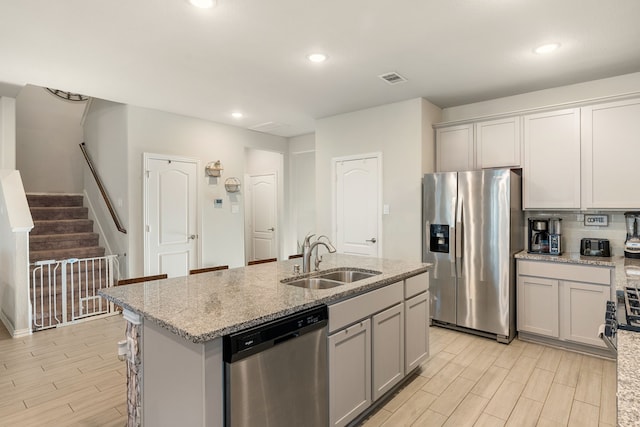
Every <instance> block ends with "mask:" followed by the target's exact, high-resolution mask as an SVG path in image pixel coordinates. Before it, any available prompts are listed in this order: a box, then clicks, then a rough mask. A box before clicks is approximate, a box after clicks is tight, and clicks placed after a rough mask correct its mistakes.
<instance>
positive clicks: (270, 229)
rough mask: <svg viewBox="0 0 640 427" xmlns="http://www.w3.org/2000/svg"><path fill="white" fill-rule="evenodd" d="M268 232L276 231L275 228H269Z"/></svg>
mask: <svg viewBox="0 0 640 427" xmlns="http://www.w3.org/2000/svg"><path fill="white" fill-rule="evenodd" d="M267 230H269V231H276V229H275V228H274V227H271V228H267Z"/></svg>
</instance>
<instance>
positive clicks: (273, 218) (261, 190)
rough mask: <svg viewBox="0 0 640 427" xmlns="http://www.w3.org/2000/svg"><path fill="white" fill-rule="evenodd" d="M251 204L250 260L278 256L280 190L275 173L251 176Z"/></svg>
mask: <svg viewBox="0 0 640 427" xmlns="http://www.w3.org/2000/svg"><path fill="white" fill-rule="evenodd" d="M249 204H250V211H251V212H250V218H251V220H250V221H249V227H250V235H251V251H250V256H249V258H250V259H249V260H248V261H253V260H257V259H265V258H277V256H278V255H277V254H278V241H277V233H276V224H277V223H278V217H277V211H278V209H277V207H278V190H277V177H276V174H275V173H270V174H260V175H250V176H249Z"/></svg>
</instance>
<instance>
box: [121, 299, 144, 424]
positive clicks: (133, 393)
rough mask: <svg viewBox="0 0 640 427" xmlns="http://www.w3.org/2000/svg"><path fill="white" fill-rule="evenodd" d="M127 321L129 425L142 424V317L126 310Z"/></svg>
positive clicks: (124, 314) (124, 315)
mask: <svg viewBox="0 0 640 427" xmlns="http://www.w3.org/2000/svg"><path fill="white" fill-rule="evenodd" d="M123 317H124V318H125V320H126V321H127V330H126V338H127V359H126V361H127V427H140V426H141V425H142V417H141V415H142V411H141V403H142V402H141V399H140V383H141V381H142V369H141V368H142V361H141V357H140V347H139V345H138V344H139V342H140V335H141V331H142V328H141V324H140V323H141V322H140V321H141V319H140V316H138V315H137V314H135V313H133V312H131V311H129V310H124V312H123Z"/></svg>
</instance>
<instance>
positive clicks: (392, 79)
mask: <svg viewBox="0 0 640 427" xmlns="http://www.w3.org/2000/svg"><path fill="white" fill-rule="evenodd" d="M378 77H380V78H381V79H382V80H384V81H385V82H387V83H389V84H390V85H397V84H398V83H404V82H406V81H407V79H405V78H404V77H402V76H401V75H400V74H398V73H396V72H395V71H394V72H391V73H384V74H381V75H379V76H378Z"/></svg>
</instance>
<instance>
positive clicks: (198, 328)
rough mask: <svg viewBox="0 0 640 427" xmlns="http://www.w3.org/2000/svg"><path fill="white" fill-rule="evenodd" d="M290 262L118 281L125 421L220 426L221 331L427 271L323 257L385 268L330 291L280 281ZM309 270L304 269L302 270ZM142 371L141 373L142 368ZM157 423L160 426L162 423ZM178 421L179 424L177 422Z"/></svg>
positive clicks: (338, 264) (344, 264) (333, 263)
mask: <svg viewBox="0 0 640 427" xmlns="http://www.w3.org/2000/svg"><path fill="white" fill-rule="evenodd" d="M299 262H300V261H299V260H295V259H294V260H287V261H280V262H274V263H268V264H258V265H254V266H250V267H243V268H236V269H231V270H223V271H217V272H211V273H205V274H199V275H193V276H188V277H177V278H172V279H165V280H159V281H152V282H145V283H140V284H135V285H129V286H124V287H116V288H111V289H108V290H105V291H103V292H102V293H101V295H102V296H104V297H105V298H107V299H108V300H109V301H112V302H114V303H116V304H118V305H119V306H121V307H123V309H124V315H125V318H126V319H127V321H128V326H127V331H128V333H127V335H128V347H129V356H128V357H129V363H128V365H129V373H128V374H129V375H128V382H127V383H128V393H129V399H128V406H129V407H128V411H129V423H128V425H133V426H135V425H141V423H142V419H143V418H144V422H145V424H148V425H151V424H149V422H152V421H154V422H155V424H154V425H172V423H175V422H177V423H179V424H183V425H203V426H205V425H206V426H221V425H223V422H224V418H223V412H224V410H223V409H224V406H223V403H224V402H223V391H224V390H223V384H224V378H223V361H222V339H221V338H222V337H223V336H225V335H228V334H231V333H233V332H237V331H239V330H242V329H246V328H249V327H252V326H256V325H259V324H262V323H265V322H268V321H270V320H275V319H278V318H281V317H283V316H286V315H289V314H292V313H295V312H298V311H301V310H304V309H307V308H311V307H315V306H319V305H322V304H333V303H337V302H339V301H342V300H346V299H349V298H353V297H355V296H357V295H360V294H363V293H366V292H369V291H373V290H376V289H378V288H382V287H385V286H388V285H391V284H394V283H397V282H400V281H403V280H404V279H407V278H409V277H412V276H416V275H418V274H421V273H424V272H426V271H427V270H428V268H429V264H424V263H419V262H407V261H398V260H387V259H378V258H364V257H355V256H348V255H338V254H329V255H324V261H323V263H322V267H323V268H322V271H324V272H326V271H331V270H338V269H345V268H350V269H359V270H369V271H376V272H380V274H378V275H375V276H373V277H370V278H366V279H362V280H359V281H356V282H353V283H345V284H343V285H340V286H336V287H334V288H330V289H306V288H301V287H295V286H291V285H288V284H285V283H282V282H281V281H282V280H287V279H291V278H293V277H295V273H294V265H295V264H298V263H299ZM302 276H307V275H302ZM143 372H144V377H143V376H142V373H143ZM158 422H159V423H160V424H157V423H158ZM173 425H175V424H173Z"/></svg>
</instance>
